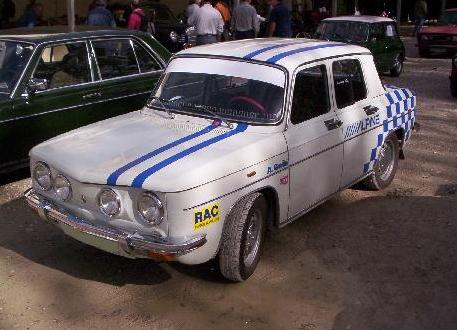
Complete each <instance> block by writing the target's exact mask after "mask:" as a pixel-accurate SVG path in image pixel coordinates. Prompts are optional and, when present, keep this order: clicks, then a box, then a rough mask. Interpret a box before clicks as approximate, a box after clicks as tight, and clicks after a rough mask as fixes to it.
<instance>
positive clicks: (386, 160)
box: [379, 141, 395, 181]
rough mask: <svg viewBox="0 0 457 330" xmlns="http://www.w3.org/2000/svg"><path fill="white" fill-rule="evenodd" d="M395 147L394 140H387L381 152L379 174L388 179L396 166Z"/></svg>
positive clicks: (383, 178)
mask: <svg viewBox="0 0 457 330" xmlns="http://www.w3.org/2000/svg"><path fill="white" fill-rule="evenodd" d="M394 158H395V157H394V147H393V145H392V142H390V141H386V142H384V144H383V146H382V147H381V152H380V153H379V176H380V177H381V179H382V180H383V181H386V180H387V179H388V178H389V177H390V175H391V174H392V170H393V168H394Z"/></svg>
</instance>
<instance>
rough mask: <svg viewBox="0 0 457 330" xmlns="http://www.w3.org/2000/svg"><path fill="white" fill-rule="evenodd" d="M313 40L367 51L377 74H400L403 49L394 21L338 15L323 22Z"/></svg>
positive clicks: (372, 17)
mask: <svg viewBox="0 0 457 330" xmlns="http://www.w3.org/2000/svg"><path fill="white" fill-rule="evenodd" d="M315 37H316V38H318V39H324V40H333V41H341V42H346V43H350V44H355V45H359V46H362V47H366V48H368V49H369V50H370V51H371V53H372V54H373V57H374V60H375V64H376V67H377V69H378V71H379V73H385V72H389V73H390V74H391V75H392V76H394V77H398V76H399V75H400V74H401V72H402V71H403V62H404V60H405V46H404V45H403V42H402V41H401V39H400V35H399V33H398V29H397V24H396V22H395V21H394V20H392V19H390V18H386V17H378V16H339V17H332V18H327V19H324V20H323V21H322V22H321V24H320V25H319V27H318V28H317V32H316V36H315Z"/></svg>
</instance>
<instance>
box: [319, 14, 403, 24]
mask: <svg viewBox="0 0 457 330" xmlns="http://www.w3.org/2000/svg"><path fill="white" fill-rule="evenodd" d="M339 21H345V22H348V21H350V22H362V23H382V22H395V21H394V20H393V19H391V18H388V17H382V16H369V15H362V16H356V15H352V16H338V17H330V18H326V19H324V20H323V22H339Z"/></svg>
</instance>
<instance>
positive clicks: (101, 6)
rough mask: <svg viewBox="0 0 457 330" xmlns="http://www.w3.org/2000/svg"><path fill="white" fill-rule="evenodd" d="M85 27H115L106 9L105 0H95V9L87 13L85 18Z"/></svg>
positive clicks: (111, 15) (111, 16) (114, 22)
mask: <svg viewBox="0 0 457 330" xmlns="http://www.w3.org/2000/svg"><path fill="white" fill-rule="evenodd" d="M87 25H93V26H111V27H115V26H116V21H115V20H114V17H113V14H111V12H110V11H109V10H108V9H106V2H105V0H97V1H96V2H95V8H94V9H92V10H91V11H90V12H89V15H88V16H87Z"/></svg>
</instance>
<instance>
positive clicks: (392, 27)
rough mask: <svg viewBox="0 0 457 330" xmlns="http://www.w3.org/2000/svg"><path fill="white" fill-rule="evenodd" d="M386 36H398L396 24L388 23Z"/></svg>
mask: <svg viewBox="0 0 457 330" xmlns="http://www.w3.org/2000/svg"><path fill="white" fill-rule="evenodd" d="M386 37H388V38H396V37H397V28H396V27H395V25H394V24H387V25H386Z"/></svg>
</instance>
